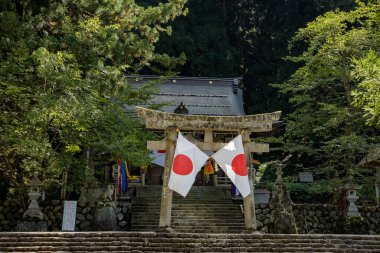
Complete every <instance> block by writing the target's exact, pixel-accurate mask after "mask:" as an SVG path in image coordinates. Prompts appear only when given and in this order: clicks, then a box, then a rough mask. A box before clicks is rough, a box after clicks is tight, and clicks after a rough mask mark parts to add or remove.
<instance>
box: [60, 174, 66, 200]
mask: <svg viewBox="0 0 380 253" xmlns="http://www.w3.org/2000/svg"><path fill="white" fill-rule="evenodd" d="M66 188H67V172H63V174H62V188H61V199H62V200H65V199H66Z"/></svg>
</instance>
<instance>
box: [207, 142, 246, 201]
mask: <svg viewBox="0 0 380 253" xmlns="http://www.w3.org/2000/svg"><path fill="white" fill-rule="evenodd" d="M211 157H212V158H213V159H214V160H215V161H216V162H217V163H218V164H219V166H220V167H221V168H222V170H223V171H224V173H226V175H227V176H228V177H229V178H230V180H231V181H232V183H233V184H234V185H235V186H236V188H238V190H239V191H240V193H241V195H242V196H243V197H246V196H248V195H249V194H250V193H251V189H250V187H249V182H248V171H247V163H246V160H245V156H244V148H243V140H242V138H241V135H238V136H237V137H236V138H235V139H233V140H232V141H230V142H229V143H228V144H227V145H226V146H224V147H223V148H222V149H220V150H219V151H218V152H216V153H215V154H213V155H212V156H211Z"/></svg>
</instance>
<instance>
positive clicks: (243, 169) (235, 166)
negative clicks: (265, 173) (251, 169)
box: [231, 154, 248, 177]
mask: <svg viewBox="0 0 380 253" xmlns="http://www.w3.org/2000/svg"><path fill="white" fill-rule="evenodd" d="M231 166H232V170H233V171H234V172H235V173H236V174H238V175H239V176H242V177H243V176H246V175H248V172H247V163H246V161H245V156H244V155H243V154H240V155H237V156H235V157H234V159H233V160H232V164H231Z"/></svg>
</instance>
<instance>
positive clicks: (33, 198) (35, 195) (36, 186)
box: [23, 172, 45, 220]
mask: <svg viewBox="0 0 380 253" xmlns="http://www.w3.org/2000/svg"><path fill="white" fill-rule="evenodd" d="M27 187H28V188H29V193H28V196H29V201H30V204H29V206H28V209H27V210H26V212H25V213H24V216H23V217H24V219H25V218H26V219H39V220H43V217H44V214H43V213H42V211H41V209H40V206H39V205H38V201H37V200H38V199H39V198H40V197H42V196H43V195H44V194H45V193H44V188H43V183H42V182H41V181H40V180H39V179H38V173H37V172H35V173H34V177H33V179H32V180H30V181H29V183H28V184H27Z"/></svg>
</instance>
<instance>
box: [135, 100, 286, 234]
mask: <svg viewBox="0 0 380 253" xmlns="http://www.w3.org/2000/svg"><path fill="white" fill-rule="evenodd" d="M136 111H137V114H138V116H139V117H140V118H142V119H144V121H145V126H146V128H147V129H152V130H164V131H165V134H166V138H165V139H166V140H162V141H148V142H147V148H148V149H149V150H166V158H165V169H164V178H163V184H162V197H161V209H160V223H159V227H160V228H169V227H170V222H171V212H172V197H173V191H172V190H171V189H169V187H168V183H169V176H170V170H171V167H172V162H173V158H174V152H175V142H176V140H177V131H176V129H180V130H184V131H204V142H199V141H195V143H194V144H195V145H197V146H198V148H200V149H201V150H211V151H217V150H219V149H220V148H221V147H223V146H225V145H226V144H227V143H215V142H213V131H219V132H235V133H239V134H240V133H243V134H242V138H243V146H244V154H245V158H246V160H247V164H248V165H249V164H250V163H249V162H250V160H249V159H250V153H251V152H260V153H262V152H269V144H262V143H253V142H251V139H250V134H251V133H253V132H256V133H257V132H269V131H271V130H272V125H273V122H274V121H277V120H279V119H280V116H281V111H277V112H273V113H265V114H256V115H247V116H208V115H184V114H175V113H167V112H161V111H156V110H150V109H146V108H142V107H136ZM249 167H250V166H249ZM248 178H249V184H250V187H251V194H249V195H248V196H247V197H245V198H244V222H245V229H246V230H248V231H253V230H256V217H255V205H254V199H253V182H252V170H251V169H249V171H248Z"/></svg>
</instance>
